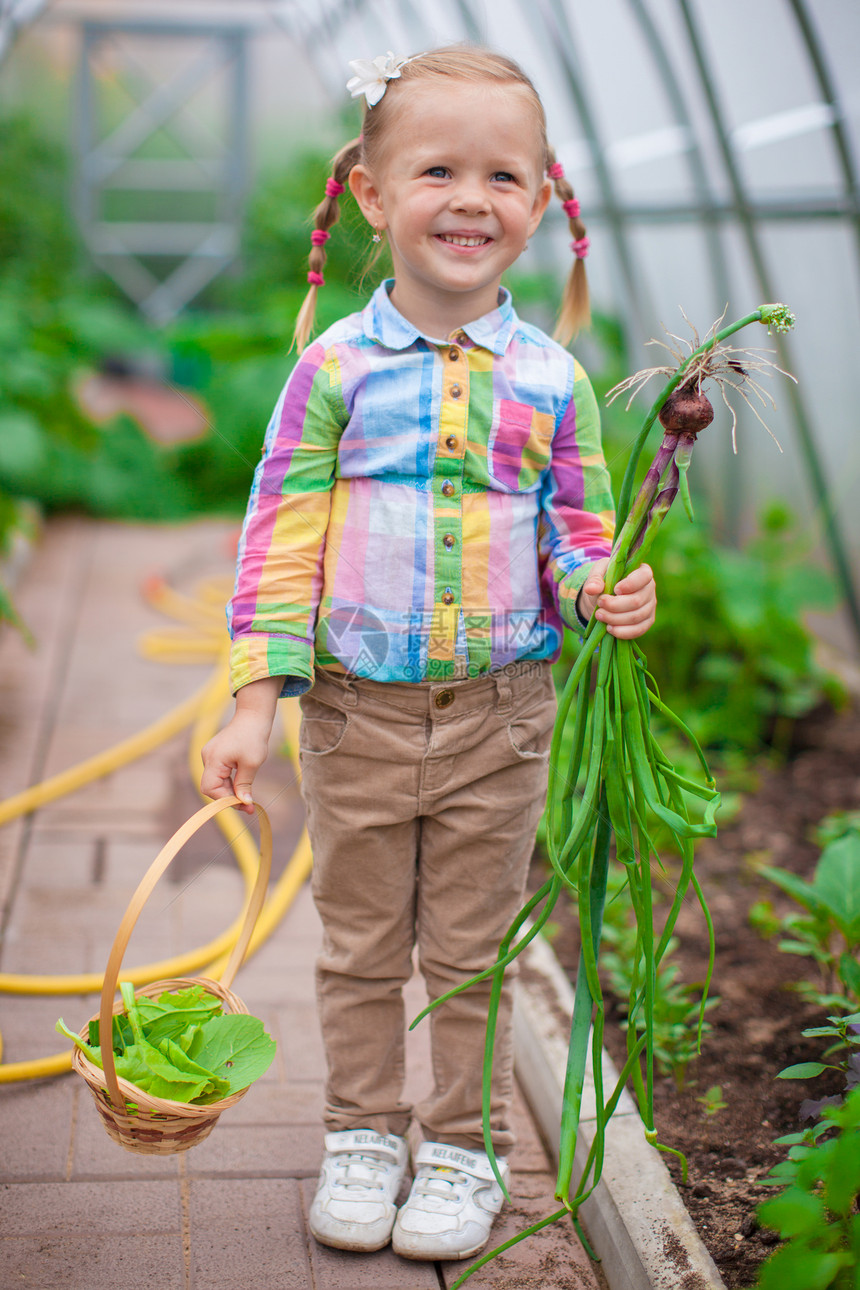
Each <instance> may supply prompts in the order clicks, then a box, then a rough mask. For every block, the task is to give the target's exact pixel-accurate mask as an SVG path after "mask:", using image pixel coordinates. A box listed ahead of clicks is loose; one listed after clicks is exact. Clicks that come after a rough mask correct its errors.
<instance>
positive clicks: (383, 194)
mask: <svg viewBox="0 0 860 1290" xmlns="http://www.w3.org/2000/svg"><path fill="white" fill-rule="evenodd" d="M389 92H390V91H389ZM397 94H398V97H397V105H396V112H397V115H396V118H393V121H392V125H391V128H390V131H389V134H388V136H387V137H386V139H385V140H384V143H383V151H382V156H381V157H380V158H379V160H378V162H377V164H376V166H375V167H374V168H373V170H371V169H370V168H369V167H367V166H355V167H354V168H353V171H352V173H351V175H350V187H351V189H352V191H353V194H354V195H355V197H356V200H357V201H358V204H359V206H360V207H361V209H362V212H363V213H364V215H365V217H366V218H367V220H368V221H369V222H370V223H371V224H373V225H374V226H375V227H376V228H377V229H379V230H380V231H382V230H385V231H386V232H387V234H388V241H389V245H390V247H391V256H392V259H393V261H394V277H395V285H394V289H393V292H392V301H393V303H394V304H395V306H396V307H397V309H398V310H399V311H400V312H401V313H402V314H403V316H404V317H405V318H408V319H409V321H410V322H412V323H414V324H415V325H416V326H418V327H419V328H420V329H421V330H422V331H426V332H429V334H430V335H433V336H439V337H442V336H447V335H448V334H449V333H450V332H451V331H454V330H456V328H457V327H460V326H462V325H463V324H464V323H467V322H471V321H472V320H473V319H475V318H480V317H481V316H482V315H483V314H486V313H489V312H490V310H492V309H495V308H496V306H497V304H498V291H499V285H500V281H501V277H502V274H503V273H504V271H505V269H507V268H508V267H509V266H510V265H511V264H513V262H514V260H516V259H517V257H518V256H519V255H520V254H521V253H522V251H523V250H524V249H525V246H526V243H527V242H528V239H529V238H530V237H531V235H532V233H534V231H535V229H536V228H537V226H538V224H539V223H540V221H541V217H542V215H543V213H544V211H545V210H546V206H547V202H548V201H549V198H550V195H551V192H552V185H551V184H550V183H549V181H548V180H546V179H545V178H544V175H543V150H542V146H541V135H540V130H539V127H538V122H537V120H536V119H535V113H534V108H533V106H532V104H531V103H530V101H529V98H528V95H527V93H526V91H525V90H524V89H522V88H521V87H520V86H518V85H515V84H514V85H504V86H500V85H494V84H492V83H485V82H479V83H475V82H470V81H453V80H452V81H451V83H450V85H449V86H446V87H445V89H444V90H442V89H441V88H440V87H439V85H438V84H431V83H428V82H420V81H416V82H414V83H412V84H407V85H404V86H402V87H400V86H398V87H397ZM391 106H392V107H393V106H394V105H393V104H392V105H391Z"/></svg>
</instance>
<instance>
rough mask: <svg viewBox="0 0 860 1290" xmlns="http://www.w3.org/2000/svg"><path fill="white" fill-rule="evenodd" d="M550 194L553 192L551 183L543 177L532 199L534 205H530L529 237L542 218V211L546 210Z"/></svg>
mask: <svg viewBox="0 0 860 1290" xmlns="http://www.w3.org/2000/svg"><path fill="white" fill-rule="evenodd" d="M552 194H553V187H552V184H551V183H550V181H549V180H548V179H545V180H544V181H543V183H542V184H541V186H540V188H539V189H538V191H537V195H536V196H535V200H534V205H533V206H532V213H531V215H530V216H529V237H531V235H532V234H533V233H534V231H535V229H536V228H537V226H538V224H540V222H541V220H542V219H543V216H544V211H545V210H546V208H547V206H549V202H550V198H551V197H552Z"/></svg>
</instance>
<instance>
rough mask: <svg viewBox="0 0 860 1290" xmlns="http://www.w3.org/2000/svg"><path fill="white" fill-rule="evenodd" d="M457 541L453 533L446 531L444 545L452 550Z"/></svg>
mask: <svg viewBox="0 0 860 1290" xmlns="http://www.w3.org/2000/svg"><path fill="white" fill-rule="evenodd" d="M456 541H457V539H456V538H455V537H454V534H453V533H446V534H445V536H444V537H443V539H442V545H443V546H444V547H446V548H447V549H448V550H449V551H450V550H451V547H452V546H453V545H454V543H455V542H456Z"/></svg>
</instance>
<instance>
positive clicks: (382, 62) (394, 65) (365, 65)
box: [346, 49, 417, 107]
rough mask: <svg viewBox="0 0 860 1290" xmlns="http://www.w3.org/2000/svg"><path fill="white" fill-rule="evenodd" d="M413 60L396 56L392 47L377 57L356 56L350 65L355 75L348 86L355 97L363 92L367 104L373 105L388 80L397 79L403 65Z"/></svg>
mask: <svg viewBox="0 0 860 1290" xmlns="http://www.w3.org/2000/svg"><path fill="white" fill-rule="evenodd" d="M415 57H417V55H415ZM411 62H412V59H411V58H395V57H394V54H393V53H392V52H391V50H390V49H389V51H388V53H387V54H379V55H378V56H377V57H376V58H354V59H353V60H352V61H351V62H350V64H349V65H350V67H351V68H352V70H353V71H354V72H355V76H351V77H350V79H349V80H348V81H347V83H346V88H347V89H348V90H349V92H350V94H351V95H352V97H353V98H354V99H357V98H358V96H359V94H363V95H364V97H365V98H366V99H367V106H368V107H373V106H374V105H375V104H377V103H378V102H379V100H380V99H381V98H382V96H383V94H384V93H385V91H386V89H387V88H388V82H389V81H393V80H396V79H397V77H398V76H399V75H400V69H401V67H405V66H406V64H407V63H411Z"/></svg>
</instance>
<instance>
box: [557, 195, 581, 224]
mask: <svg viewBox="0 0 860 1290" xmlns="http://www.w3.org/2000/svg"><path fill="white" fill-rule="evenodd" d="M561 209H562V210H563V211H564V213H565V215H566V216H567V218H568V219H579V198H578V197H569V198H568V199H567V201H566V202H562V203H561Z"/></svg>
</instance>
